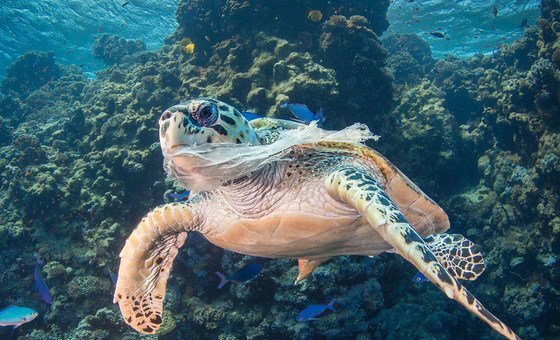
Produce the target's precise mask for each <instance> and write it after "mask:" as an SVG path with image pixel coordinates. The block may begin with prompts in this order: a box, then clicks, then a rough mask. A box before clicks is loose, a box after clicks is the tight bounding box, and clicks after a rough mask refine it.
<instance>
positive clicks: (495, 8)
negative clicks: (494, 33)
mask: <svg viewBox="0 0 560 340" xmlns="http://www.w3.org/2000/svg"><path fill="white" fill-rule="evenodd" d="M492 14H494V18H496V17H497V16H498V7H496V6H494V7H492Z"/></svg>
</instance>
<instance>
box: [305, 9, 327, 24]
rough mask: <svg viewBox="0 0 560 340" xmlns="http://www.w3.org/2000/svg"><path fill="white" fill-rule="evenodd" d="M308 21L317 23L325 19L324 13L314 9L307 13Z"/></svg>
mask: <svg viewBox="0 0 560 340" xmlns="http://www.w3.org/2000/svg"><path fill="white" fill-rule="evenodd" d="M307 19H309V20H311V21H315V22H319V21H321V19H323V13H321V11H319V10H316V9H313V10H311V11H309V13H307Z"/></svg>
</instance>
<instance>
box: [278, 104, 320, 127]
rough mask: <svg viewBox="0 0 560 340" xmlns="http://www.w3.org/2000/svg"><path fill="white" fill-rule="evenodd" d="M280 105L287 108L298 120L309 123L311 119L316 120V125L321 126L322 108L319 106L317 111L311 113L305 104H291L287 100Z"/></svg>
mask: <svg viewBox="0 0 560 340" xmlns="http://www.w3.org/2000/svg"><path fill="white" fill-rule="evenodd" d="M280 107H281V108H283V109H289V110H290V111H291V112H292V114H293V115H294V116H295V117H296V118H297V119H298V120H300V121H301V122H303V123H305V124H309V123H311V122H312V121H317V126H319V127H321V126H322V125H323V123H324V122H325V115H324V113H323V108H319V111H317V113H313V112H311V110H309V108H308V107H307V105H305V104H291V103H288V102H284V103H282V104H280Z"/></svg>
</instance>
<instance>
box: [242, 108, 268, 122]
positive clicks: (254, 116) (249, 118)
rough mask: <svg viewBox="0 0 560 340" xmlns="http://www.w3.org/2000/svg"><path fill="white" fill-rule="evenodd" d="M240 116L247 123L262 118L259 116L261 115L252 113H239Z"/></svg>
mask: <svg viewBox="0 0 560 340" xmlns="http://www.w3.org/2000/svg"><path fill="white" fill-rule="evenodd" d="M241 115H242V116H243V118H245V119H247V121H249V122H250V121H252V120H255V119H259V118H263V116H261V115H258V114H256V113H253V112H247V111H244V112H241Z"/></svg>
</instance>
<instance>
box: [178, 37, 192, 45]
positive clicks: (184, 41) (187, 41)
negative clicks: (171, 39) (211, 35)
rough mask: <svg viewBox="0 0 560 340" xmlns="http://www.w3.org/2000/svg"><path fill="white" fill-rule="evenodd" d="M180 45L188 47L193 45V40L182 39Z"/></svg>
mask: <svg viewBox="0 0 560 340" xmlns="http://www.w3.org/2000/svg"><path fill="white" fill-rule="evenodd" d="M179 43H180V44H181V45H183V46H187V45H188V44H190V43H192V40H191V39H190V38H183V39H181V41H179Z"/></svg>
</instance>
